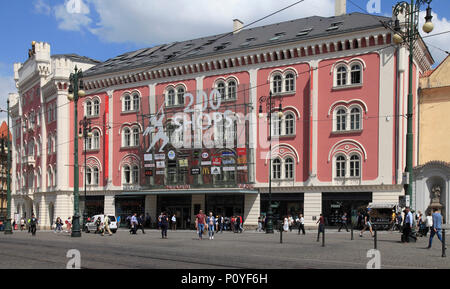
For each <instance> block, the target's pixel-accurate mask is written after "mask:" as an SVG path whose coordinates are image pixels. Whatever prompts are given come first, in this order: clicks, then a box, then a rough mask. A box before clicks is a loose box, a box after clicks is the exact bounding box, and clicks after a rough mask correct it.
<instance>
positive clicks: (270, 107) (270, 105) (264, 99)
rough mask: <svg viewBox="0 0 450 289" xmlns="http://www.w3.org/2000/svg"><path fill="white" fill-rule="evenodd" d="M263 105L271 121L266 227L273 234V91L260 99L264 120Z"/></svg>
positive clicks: (280, 112) (281, 111)
mask: <svg viewBox="0 0 450 289" xmlns="http://www.w3.org/2000/svg"><path fill="white" fill-rule="evenodd" d="M263 103H265V104H266V111H267V118H268V120H269V210H268V211H267V216H266V218H269V220H268V221H267V226H266V233H267V234H273V211H272V110H273V109H274V104H273V103H272V91H270V93H269V96H261V97H260V98H259V118H263V117H264V114H263V108H262V105H263ZM277 116H278V117H279V118H281V117H282V116H283V108H282V106H281V99H280V107H279V110H278V114H277Z"/></svg>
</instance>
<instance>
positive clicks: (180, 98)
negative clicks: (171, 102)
mask: <svg viewBox="0 0 450 289" xmlns="http://www.w3.org/2000/svg"><path fill="white" fill-rule="evenodd" d="M177 101H178V103H177V104H178V105H181V104H184V88H183V87H180V88H178V91H177Z"/></svg>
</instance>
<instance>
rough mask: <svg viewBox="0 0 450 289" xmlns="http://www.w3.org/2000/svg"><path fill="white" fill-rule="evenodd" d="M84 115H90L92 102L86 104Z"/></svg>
mask: <svg viewBox="0 0 450 289" xmlns="http://www.w3.org/2000/svg"><path fill="white" fill-rule="evenodd" d="M86 115H87V116H91V115H92V102H90V101H88V102H86Z"/></svg>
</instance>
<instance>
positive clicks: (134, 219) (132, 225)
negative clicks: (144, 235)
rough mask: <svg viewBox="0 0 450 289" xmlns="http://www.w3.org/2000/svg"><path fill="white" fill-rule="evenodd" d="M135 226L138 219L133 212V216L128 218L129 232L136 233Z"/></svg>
mask: <svg viewBox="0 0 450 289" xmlns="http://www.w3.org/2000/svg"><path fill="white" fill-rule="evenodd" d="M137 226H138V220H137V217H136V213H134V214H133V216H132V217H131V219H130V227H131V228H130V234H133V235H136V231H137Z"/></svg>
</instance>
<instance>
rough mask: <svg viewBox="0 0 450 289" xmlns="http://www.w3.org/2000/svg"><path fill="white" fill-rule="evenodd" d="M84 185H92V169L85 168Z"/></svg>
mask: <svg viewBox="0 0 450 289" xmlns="http://www.w3.org/2000/svg"><path fill="white" fill-rule="evenodd" d="M86 185H92V169H91V168H89V167H87V168H86Z"/></svg>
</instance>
